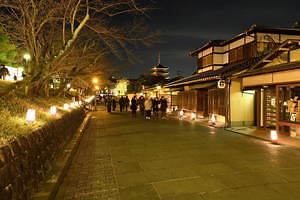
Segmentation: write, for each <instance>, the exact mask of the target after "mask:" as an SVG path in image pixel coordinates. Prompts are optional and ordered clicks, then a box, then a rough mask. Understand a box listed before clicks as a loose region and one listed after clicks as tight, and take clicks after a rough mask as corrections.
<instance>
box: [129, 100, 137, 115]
mask: <svg viewBox="0 0 300 200" xmlns="http://www.w3.org/2000/svg"><path fill="white" fill-rule="evenodd" d="M130 109H131V113H132V117H136V110H137V98H136V96H134V97H133V98H132V99H131V106H130Z"/></svg>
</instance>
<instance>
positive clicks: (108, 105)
mask: <svg viewBox="0 0 300 200" xmlns="http://www.w3.org/2000/svg"><path fill="white" fill-rule="evenodd" d="M111 104H112V101H111V97H107V98H106V109H107V112H108V113H110V112H111Z"/></svg>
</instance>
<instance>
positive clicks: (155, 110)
mask: <svg viewBox="0 0 300 200" xmlns="http://www.w3.org/2000/svg"><path fill="white" fill-rule="evenodd" d="M152 110H153V118H154V119H158V112H159V100H158V97H155V98H154V99H153V100H152Z"/></svg>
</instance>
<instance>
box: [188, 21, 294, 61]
mask: <svg viewBox="0 0 300 200" xmlns="http://www.w3.org/2000/svg"><path fill="white" fill-rule="evenodd" d="M257 32H261V33H278V34H283V33H284V34H287V35H294V34H296V35H300V29H299V28H271V27H266V26H257V25H252V26H251V27H250V28H249V29H247V30H245V31H244V32H242V33H240V34H238V35H235V36H234V37H232V38H230V39H228V40H223V41H222V42H220V43H218V44H217V45H213V44H212V43H210V42H208V43H206V44H205V45H204V46H202V47H200V48H198V49H195V50H192V51H191V52H189V54H188V55H189V56H195V55H196V54H197V53H198V52H200V51H203V50H205V49H207V48H209V47H212V46H224V45H227V44H228V43H231V42H233V41H236V40H238V39H240V38H242V37H244V36H246V35H250V34H252V33H257Z"/></svg>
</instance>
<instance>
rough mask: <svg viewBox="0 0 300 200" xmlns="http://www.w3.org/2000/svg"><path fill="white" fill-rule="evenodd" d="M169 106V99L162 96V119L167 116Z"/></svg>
mask: <svg viewBox="0 0 300 200" xmlns="http://www.w3.org/2000/svg"><path fill="white" fill-rule="evenodd" d="M167 108H168V101H167V99H165V98H164V97H163V96H162V97H161V98H160V111H161V118H162V119H165V118H166V113H167Z"/></svg>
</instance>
